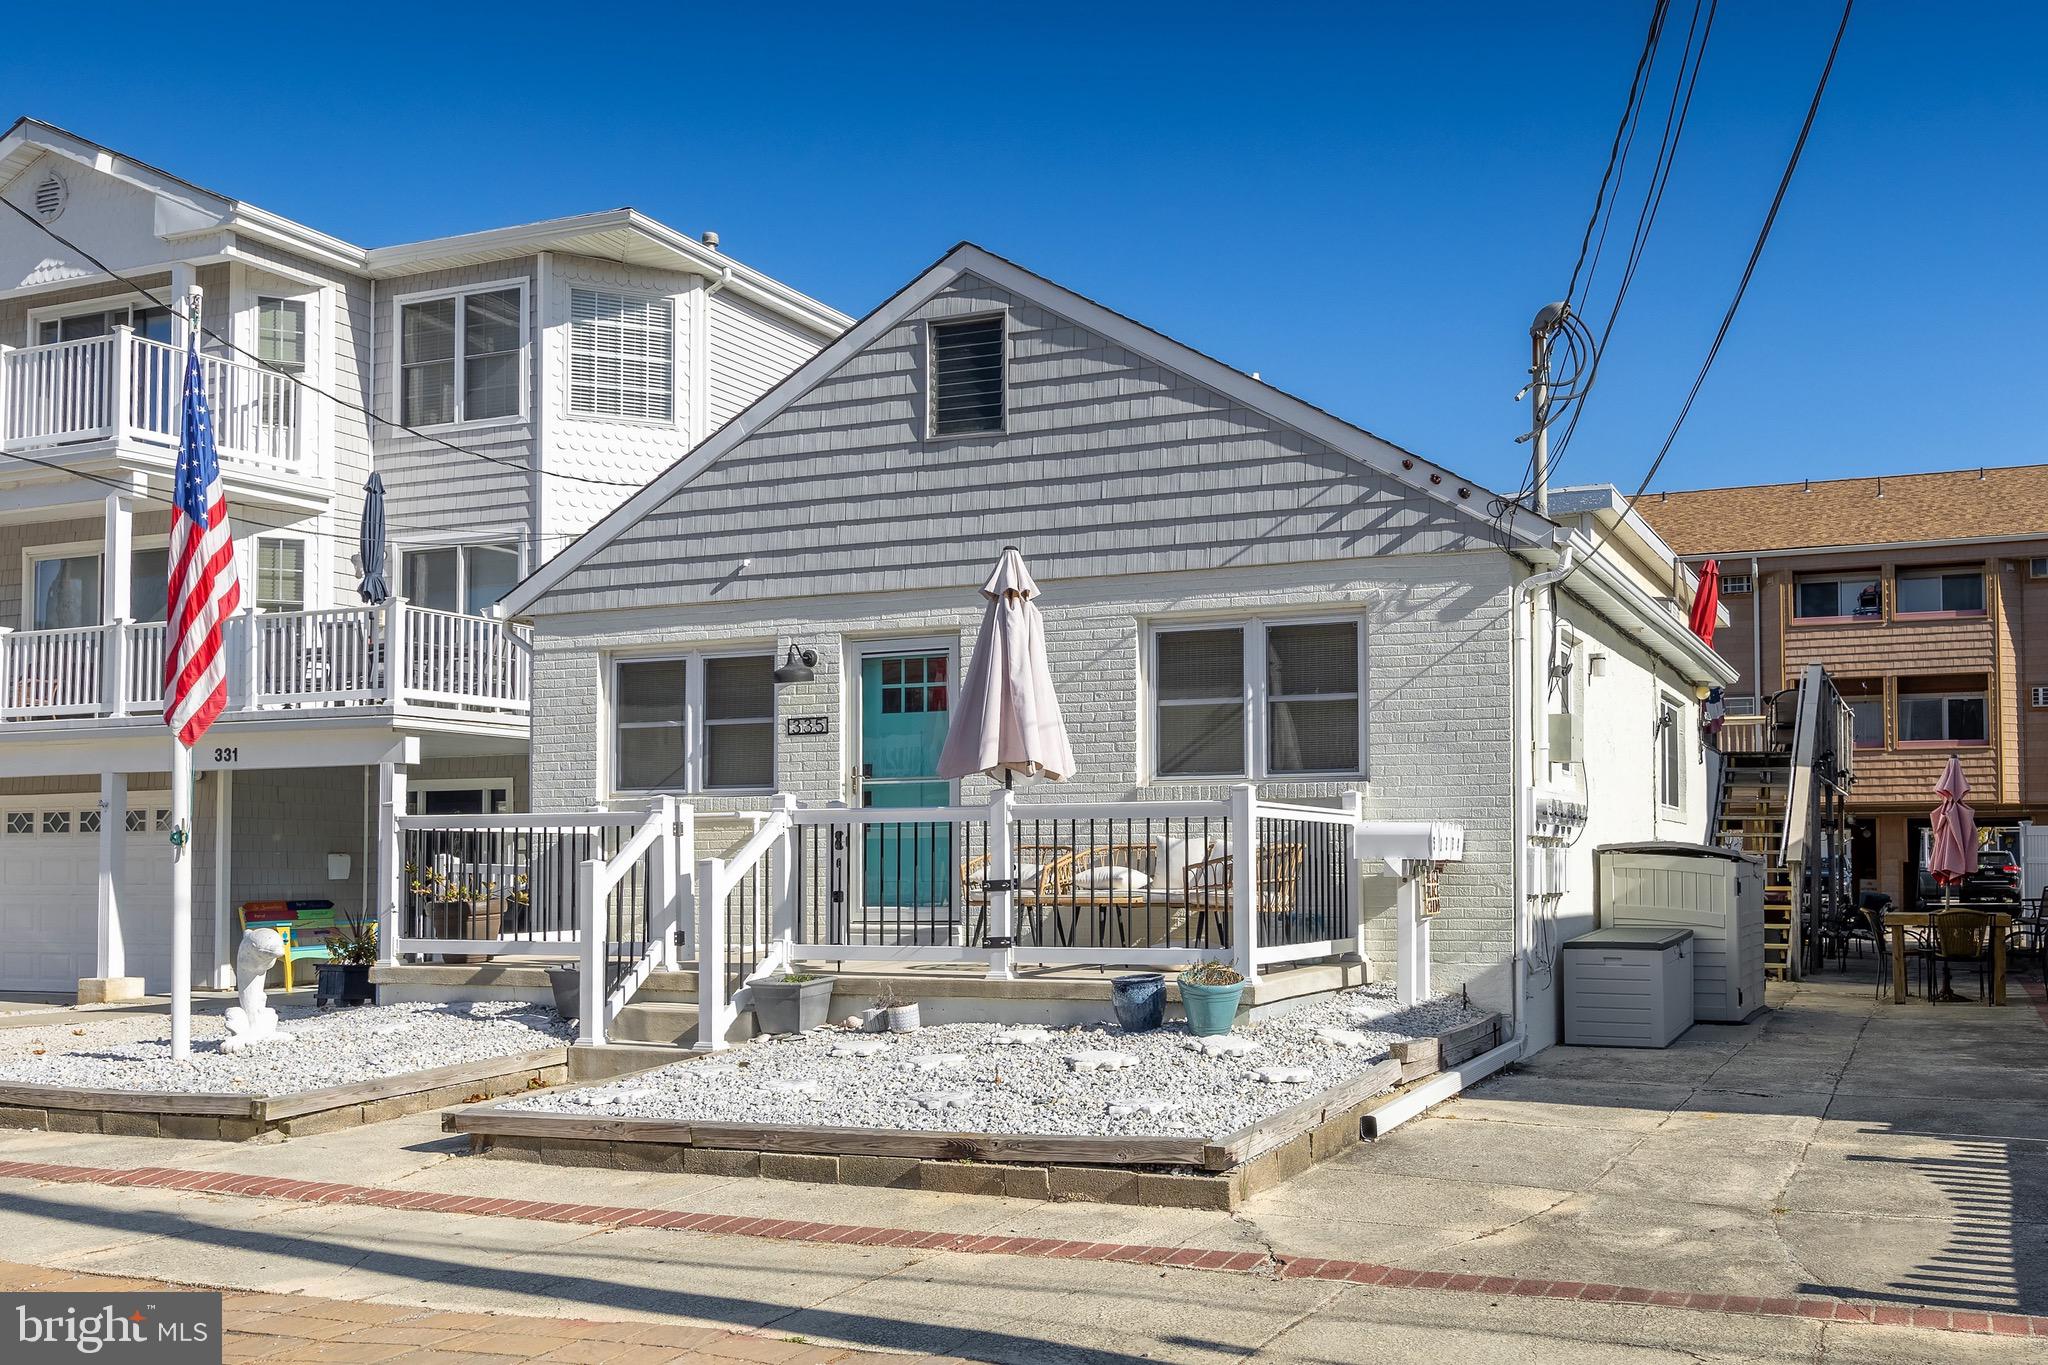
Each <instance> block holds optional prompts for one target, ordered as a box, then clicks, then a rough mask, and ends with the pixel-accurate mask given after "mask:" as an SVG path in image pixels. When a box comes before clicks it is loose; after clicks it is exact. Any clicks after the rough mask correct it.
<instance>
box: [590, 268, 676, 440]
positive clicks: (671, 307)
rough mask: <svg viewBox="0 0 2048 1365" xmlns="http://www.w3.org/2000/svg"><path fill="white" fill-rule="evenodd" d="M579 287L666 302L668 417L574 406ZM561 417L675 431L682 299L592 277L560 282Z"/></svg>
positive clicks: (594, 291)
mask: <svg viewBox="0 0 2048 1365" xmlns="http://www.w3.org/2000/svg"><path fill="white" fill-rule="evenodd" d="M579 289H582V290H587V291H589V292H591V293H597V294H618V295H622V296H625V297H629V298H641V299H659V300H660V301H661V302H663V303H666V304H667V305H668V413H669V415H668V419H667V420H666V421H664V420H662V419H661V418H659V417H619V416H614V415H613V414H611V413H608V412H584V411H582V410H580V409H579V408H577V406H576V291H577V290H579ZM562 290H563V292H562V307H563V309H564V320H563V324H562V393H561V401H562V416H563V417H565V418H567V419H569V420H570V421H575V422H599V423H612V422H616V423H619V424H621V425H623V426H633V427H649V428H652V429H653V430H656V431H676V430H680V429H681V427H682V425H683V407H684V403H683V396H684V394H683V380H684V375H683V346H684V340H685V338H684V335H683V328H684V325H685V324H684V318H683V310H682V301H681V299H679V298H678V297H677V296H676V295H674V294H664V293H662V292H661V291H660V290H656V289H635V288H630V287H628V286H626V285H618V284H604V283H600V282H597V281H593V280H565V281H564V282H563V285H562Z"/></svg>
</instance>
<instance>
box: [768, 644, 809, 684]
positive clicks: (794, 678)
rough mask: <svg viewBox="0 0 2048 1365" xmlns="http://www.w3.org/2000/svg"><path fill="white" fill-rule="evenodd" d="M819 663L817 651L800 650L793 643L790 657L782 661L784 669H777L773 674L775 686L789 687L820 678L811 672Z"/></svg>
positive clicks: (790, 648)
mask: <svg viewBox="0 0 2048 1365" xmlns="http://www.w3.org/2000/svg"><path fill="white" fill-rule="evenodd" d="M817 662H818V651H817V650H815V649H806V650H798V649H797V647H796V645H795V644H794V643H792V644H791V645H790V647H789V657H788V658H786V659H784V660H783V661H782V667H780V668H778V669H776V670H775V672H774V674H773V676H774V678H775V685H776V686H777V687H787V686H789V684H791V683H807V682H809V681H811V680H812V679H813V678H815V677H817V676H818V675H817V674H816V673H814V672H812V671H811V670H812V668H813V667H814V666H815V665H816V664H817Z"/></svg>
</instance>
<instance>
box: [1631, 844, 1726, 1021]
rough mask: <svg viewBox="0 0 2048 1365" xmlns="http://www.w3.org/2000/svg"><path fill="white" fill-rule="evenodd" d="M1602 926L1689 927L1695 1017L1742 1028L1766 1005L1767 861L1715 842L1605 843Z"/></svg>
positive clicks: (1633, 927)
mask: <svg viewBox="0 0 2048 1365" xmlns="http://www.w3.org/2000/svg"><path fill="white" fill-rule="evenodd" d="M1595 856H1596V858H1597V860H1598V862H1599V865H1600V924H1601V926H1602V927H1603V928H1620V929H1643V928H1651V927H1664V928H1672V929H1690V930H1692V934H1693V951H1694V956H1695V958H1696V960H1695V962H1694V963H1693V1017H1694V1018H1695V1019H1698V1020H1701V1021H1703V1022H1710V1023H1716V1024H1739V1023H1741V1022H1742V1021H1743V1020H1745V1019H1747V1018H1749V1017H1750V1016H1751V1015H1752V1014H1755V1013H1756V1012H1757V1011H1758V1010H1760V1009H1762V1008H1763V1007H1764V863H1763V859H1761V858H1759V857H1757V856H1756V855H1755V854H1753V853H1739V852H1737V851H1735V850H1733V849H1727V848H1715V847H1714V846H1713V845H1711V844H1682V843H1674V842H1667V841H1661V840H1660V841H1656V842H1649V843H1637V844H1607V845H1605V846H1603V847H1601V848H1599V849H1597V850H1595Z"/></svg>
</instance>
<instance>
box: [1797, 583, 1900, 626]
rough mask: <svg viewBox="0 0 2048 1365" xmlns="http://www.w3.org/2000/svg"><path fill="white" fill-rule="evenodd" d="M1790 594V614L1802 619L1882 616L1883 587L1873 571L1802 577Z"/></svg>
mask: <svg viewBox="0 0 2048 1365" xmlns="http://www.w3.org/2000/svg"><path fill="white" fill-rule="evenodd" d="M1793 593H1794V595H1793V600H1792V614H1793V615H1794V616H1795V617H1798V618H1799V619H1800V620H1803V621H1816V620H1818V621H1839V620H1845V619H1849V620H1855V619H1875V618H1876V617H1879V616H1882V615H1884V590H1883V588H1882V587H1881V586H1880V585H1879V582H1878V577H1877V575H1876V574H1874V573H1865V574H1848V575H1841V576H1835V577H1828V578H1802V579H1800V580H1799V581H1798V584H1797V585H1796V586H1795V588H1794V590H1793Z"/></svg>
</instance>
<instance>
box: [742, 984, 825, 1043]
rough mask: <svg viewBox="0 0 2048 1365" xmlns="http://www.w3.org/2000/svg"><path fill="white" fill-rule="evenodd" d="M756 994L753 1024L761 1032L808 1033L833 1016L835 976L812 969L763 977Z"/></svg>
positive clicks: (752, 986)
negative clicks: (833, 984) (814, 973)
mask: <svg viewBox="0 0 2048 1365" xmlns="http://www.w3.org/2000/svg"><path fill="white" fill-rule="evenodd" d="M749 989H750V990H751V991H752V992H753V995H754V1028H755V1031H756V1032H759V1033H807V1032H809V1031H810V1030H812V1029H814V1028H819V1027H821V1026H823V1024H824V1023H825V1021H826V1020H827V1019H829V1018H831V1017H832V978H831V977H829V976H815V975H813V974H811V973H809V972H784V973H783V974H782V975H780V976H769V977H763V978H762V979H760V980H759V981H756V982H753V983H752V985H751V986H750V987H749Z"/></svg>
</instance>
